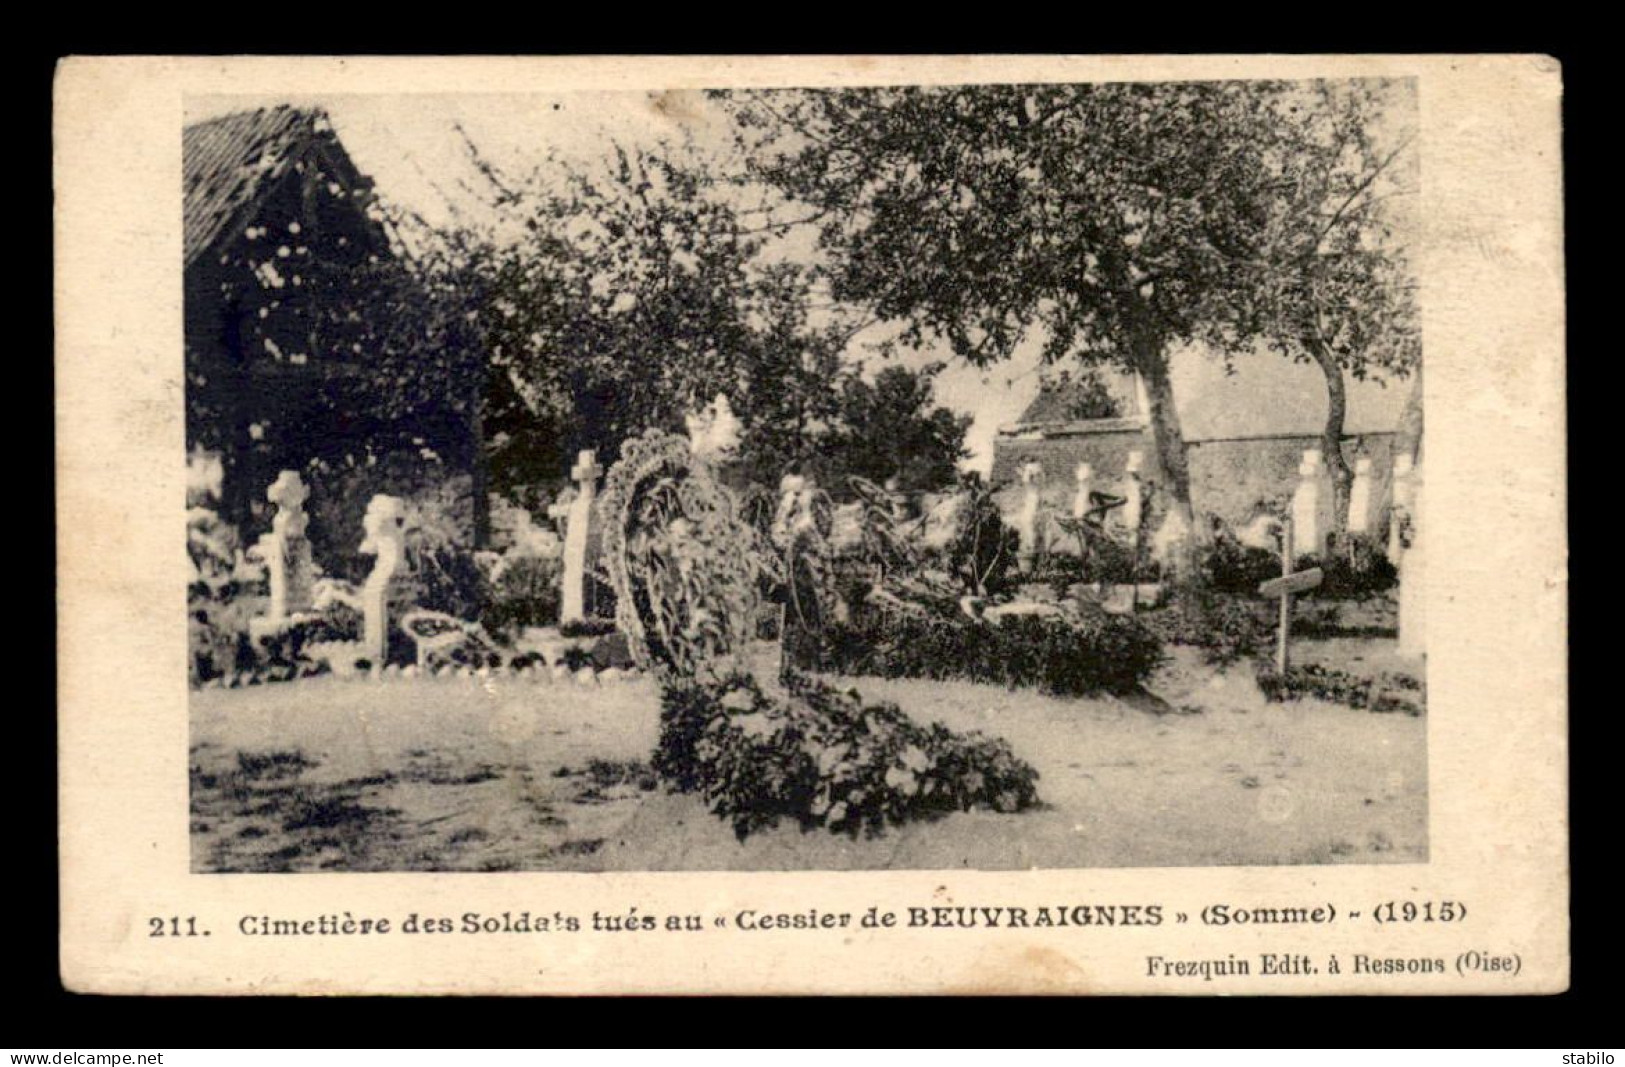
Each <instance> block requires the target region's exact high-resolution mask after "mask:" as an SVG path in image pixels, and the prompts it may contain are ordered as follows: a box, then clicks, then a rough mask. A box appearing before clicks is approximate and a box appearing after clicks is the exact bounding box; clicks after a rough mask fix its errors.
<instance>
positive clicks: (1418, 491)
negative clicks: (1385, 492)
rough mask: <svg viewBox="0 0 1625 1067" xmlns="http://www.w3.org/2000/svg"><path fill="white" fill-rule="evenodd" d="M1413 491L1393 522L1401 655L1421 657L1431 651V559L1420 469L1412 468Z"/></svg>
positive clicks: (1408, 478)
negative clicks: (1425, 537) (1428, 604)
mask: <svg viewBox="0 0 1625 1067" xmlns="http://www.w3.org/2000/svg"><path fill="white" fill-rule="evenodd" d="M1406 475H1407V477H1406V481H1407V482H1409V483H1410V492H1409V493H1408V494H1407V501H1406V504H1405V506H1404V509H1403V510H1401V509H1399V508H1395V510H1394V518H1393V525H1394V528H1395V530H1396V532H1397V533H1398V544H1399V555H1398V557H1397V559H1396V560H1395V562H1396V563H1397V564H1398V565H1399V654H1400V655H1402V656H1421V655H1423V654H1424V653H1425V652H1426V651H1427V625H1426V624H1427V618H1426V601H1427V560H1426V556H1425V554H1424V550H1423V547H1422V542H1423V536H1422V533H1423V530H1424V528H1425V525H1426V522H1425V516H1424V515H1423V514H1422V507H1423V504H1422V484H1421V483H1422V478H1421V472H1420V471H1419V470H1414V469H1413V470H1408V471H1407V472H1406Z"/></svg>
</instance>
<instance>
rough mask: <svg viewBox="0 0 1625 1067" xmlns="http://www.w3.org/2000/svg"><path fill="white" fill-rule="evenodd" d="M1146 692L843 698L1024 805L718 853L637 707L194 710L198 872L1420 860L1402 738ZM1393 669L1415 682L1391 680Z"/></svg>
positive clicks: (415, 686) (558, 704)
mask: <svg viewBox="0 0 1625 1067" xmlns="http://www.w3.org/2000/svg"><path fill="white" fill-rule="evenodd" d="M1392 646H1393V642H1392V640H1386V639H1381V638H1364V637H1361V638H1334V639H1331V640H1326V641H1308V640H1305V641H1299V642H1297V643H1296V645H1295V649H1296V651H1297V654H1298V656H1299V659H1300V661H1303V662H1321V663H1325V664H1327V665H1335V666H1339V667H1342V668H1344V669H1351V670H1356V671H1359V672H1360V673H1375V672H1376V671H1379V670H1392V669H1403V668H1404V667H1405V666H1406V665H1405V664H1403V663H1401V662H1400V661H1398V660H1397V659H1396V658H1395V656H1394V654H1393V649H1392ZM1174 651H1175V654H1174V656H1173V658H1172V660H1171V662H1170V663H1169V665H1168V666H1167V667H1165V668H1164V669H1163V670H1162V671H1161V672H1159V674H1158V675H1157V676H1156V677H1155V678H1154V679H1153V682H1152V684H1151V685H1150V686H1149V689H1150V692H1149V693H1146V694H1141V695H1137V696H1134V697H1131V698H1127V699H1115V698H1102V699H1090V700H1076V699H1060V698H1052V697H1045V696H1041V695H1038V694H1036V693H1033V692H1030V691H1020V692H1009V691H1006V690H1003V689H999V688H995V687H990V686H985V685H977V684H973V683H923V682H914V681H885V680H881V679H871V678H865V679H846V680H842V684H850V685H853V686H856V687H857V688H858V689H860V690H861V692H862V693H863V694H864V696H865V698H867V699H870V700H893V701H896V702H897V703H898V704H900V705H901V706H902V707H903V708H904V709H905V710H906V711H908V712H909V713H910V714H912V715H913V716H914V717H915V718H917V719H920V720H922V721H929V720H932V719H938V720H941V721H942V722H944V723H945V724H947V725H948V726H950V727H953V728H955V729H959V730H973V729H974V730H983V731H986V732H988V733H992V734H995V735H998V736H1000V737H1003V738H1005V739H1006V740H1008V741H1009V742H1010V744H1011V746H1012V748H1013V749H1014V751H1015V753H1016V754H1017V755H1018V756H1020V757H1021V758H1023V759H1025V760H1027V761H1028V762H1030V763H1031V764H1032V765H1033V766H1034V767H1036V768H1037V769H1038V771H1039V774H1040V778H1039V782H1038V787H1039V796H1040V799H1041V800H1042V801H1043V803H1042V805H1041V806H1040V807H1039V808H1037V809H1036V810H1032V811H1028V812H1024V813H1021V814H1018V815H1000V814H995V813H983V812H971V813H963V814H955V815H952V816H949V817H947V818H944V819H940V820H937V821H933V822H927V823H914V824H910V825H907V826H903V827H897V828H893V829H891V830H889V831H888V832H887V833H885V834H883V835H881V836H879V837H876V838H862V839H857V840H854V839H852V838H849V837H845V836H838V835H834V834H829V833H827V832H823V831H815V832H811V833H803V832H801V831H800V830H799V829H797V828H795V827H780V828H777V829H774V830H769V831H764V832H761V833H758V834H756V835H753V836H752V837H751V838H750V839H749V840H747V841H746V842H743V843H741V842H739V841H738V840H737V839H736V838H735V837H734V835H733V832H732V830H731V829H730V828H729V826H728V824H726V823H725V822H723V821H722V820H720V819H718V818H717V817H715V816H713V815H711V814H710V813H709V812H707V811H706V810H705V808H704V807H703V805H702V804H701V803H700V802H699V801H698V800H697V799H695V798H693V797H690V796H680V795H673V794H668V793H666V792H665V791H664V790H663V789H662V788H661V787H660V786H659V784H658V783H657V782H656V781H655V780H654V778H653V776H652V775H651V774H650V773H649V771H648V770H647V761H648V758H649V755H650V753H651V751H652V749H653V746H654V743H655V740H656V734H657V728H658V723H657V717H658V700H657V696H656V693H655V689H654V686H653V684H652V683H651V682H650V681H649V680H648V679H646V678H644V679H638V680H635V681H622V682H619V683H615V684H610V685H603V686H582V685H580V684H579V683H577V682H575V681H573V680H566V681H562V682H553V681H531V680H521V679H516V678H512V677H506V678H501V677H499V678H493V679H489V680H480V679H474V678H418V679H395V680H390V681H382V682H374V681H366V680H359V679H354V680H343V679H335V678H331V677H320V678H311V679H304V680H300V681H297V682H288V683H281V684H274V685H263V686H256V687H252V688H247V689H234V690H220V689H206V690H200V691H197V692H195V693H193V695H192V761H191V762H192V798H193V800H192V808H193V811H192V832H193V837H192V842H193V867H194V869H196V870H198V871H309V870H324V869H327V870H349V871H369V870H461V871H468V870H474V871H503V870H675V869H690V870H705V869H738V870H746V869H794V868H819V869H836V868H859V869H867V868H922V869H944V868H956V867H969V868H987V869H996V868H1004V869H1008V868H1028V867H1042V868H1067V867H1116V866H1204V865H1214V864H1246V865H1269V864H1323V863H1383V862H1399V863H1402V862H1420V861H1423V860H1425V859H1426V858H1427V754H1426V745H1425V740H1426V722H1427V720H1426V718H1425V717H1413V716H1409V715H1403V714H1374V713H1370V712H1364V711H1355V710H1352V709H1349V708H1346V707H1342V706H1340V705H1335V704H1328V703H1324V702H1321V701H1318V700H1302V701H1297V702H1290V703H1286V704H1272V703H1268V702H1266V701H1265V700H1264V699H1263V697H1262V695H1261V694H1260V693H1259V692H1258V688H1257V685H1256V683H1255V682H1254V681H1253V679H1252V673H1251V669H1250V668H1249V667H1246V666H1240V667H1236V668H1233V669H1231V670H1229V671H1225V672H1219V671H1216V670H1214V669H1213V668H1211V667H1207V666H1205V665H1204V664H1202V663H1201V662H1200V660H1199V658H1198V657H1197V656H1196V655H1195V654H1194V653H1193V652H1191V651H1190V650H1187V649H1176V650H1174ZM1409 669H1410V670H1411V671H1413V672H1415V671H1417V670H1418V668H1417V667H1416V666H1415V665H1410V666H1409Z"/></svg>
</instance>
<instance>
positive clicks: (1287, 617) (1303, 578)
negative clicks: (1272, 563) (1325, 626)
mask: <svg viewBox="0 0 1625 1067" xmlns="http://www.w3.org/2000/svg"><path fill="white" fill-rule="evenodd" d="M1324 577H1325V575H1324V574H1322V573H1321V570H1320V568H1319V567H1311V568H1309V569H1308V570H1306V571H1298V572H1296V573H1293V570H1292V520H1291V519H1287V520H1286V521H1285V522H1283V523H1282V524H1281V576H1280V577H1279V578H1271V579H1270V580H1269V581H1267V582H1262V583H1260V584H1259V586H1258V595H1259V596H1274V597H1280V598H1281V632H1280V634H1279V636H1278V637H1277V638H1276V643H1275V673H1276V674H1277V675H1279V676H1281V677H1283V678H1284V677H1286V670H1287V667H1288V666H1289V665H1290V663H1291V657H1290V654H1289V653H1288V651H1287V639H1288V636H1289V634H1290V631H1291V630H1292V596H1293V594H1294V593H1307V592H1308V591H1309V590H1311V589H1313V588H1315V587H1316V586H1318V585H1319V584H1320V582H1321V579H1322V578H1324Z"/></svg>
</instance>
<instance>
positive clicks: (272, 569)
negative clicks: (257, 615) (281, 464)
mask: <svg viewBox="0 0 1625 1067" xmlns="http://www.w3.org/2000/svg"><path fill="white" fill-rule="evenodd" d="M265 498H266V499H267V500H269V501H270V502H271V503H273V504H275V505H276V515H275V516H274V517H273V518H272V519H271V532H270V533H269V534H268V535H267V536H266V538H265V539H264V541H262V544H261V547H260V554H261V555H262V556H263V557H264V559H265V564H266V569H267V571H268V572H269V577H270V582H271V607H270V613H269V615H270V618H272V619H278V620H280V619H286V618H287V617H288V616H290V615H295V614H298V613H300V612H303V611H309V610H310V606H311V603H312V601H313V599H314V597H315V589H314V586H315V582H316V575H315V565H314V563H313V562H312V560H311V555H310V541H309V540H307V539H306V537H305V528H306V527H307V526H308V525H309V524H310V520H309V519H308V518H307V517H306V516H305V501H306V500H309V499H310V490H309V489H308V488H306V486H305V483H304V480H303V479H302V478H300V477H299V472H298V471H283V472H282V473H280V474H278V475H277V478H276V481H274V482H272V483H271V485H270V487H269V488H268V489H266V490H265Z"/></svg>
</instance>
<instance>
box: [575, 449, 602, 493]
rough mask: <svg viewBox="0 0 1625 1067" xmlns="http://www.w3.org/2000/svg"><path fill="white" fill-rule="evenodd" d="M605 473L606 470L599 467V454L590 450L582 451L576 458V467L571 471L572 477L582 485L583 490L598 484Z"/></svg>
mask: <svg viewBox="0 0 1625 1067" xmlns="http://www.w3.org/2000/svg"><path fill="white" fill-rule="evenodd" d="M603 473H604V468H602V467H600V466H599V465H598V453H596V452H594V451H593V450H592V449H590V448H584V449H582V450H581V455H579V456H577V457H576V465H575V468H574V469H573V470H571V471H570V477H571V478H572V479H574V480H575V481H576V482H577V483H578V484H580V486H581V488H582V489H588V488H590V487H591V486H593V485H595V484H597V482H598V478H599V476H600V475H602V474H603Z"/></svg>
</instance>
